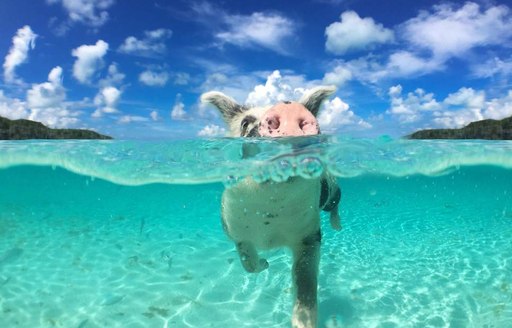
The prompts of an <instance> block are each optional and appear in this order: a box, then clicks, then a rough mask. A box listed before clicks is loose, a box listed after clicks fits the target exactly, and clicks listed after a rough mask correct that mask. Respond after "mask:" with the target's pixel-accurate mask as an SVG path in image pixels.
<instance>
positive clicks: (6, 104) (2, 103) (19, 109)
mask: <svg viewBox="0 0 512 328" xmlns="http://www.w3.org/2000/svg"><path fill="white" fill-rule="evenodd" d="M28 115H29V110H28V108H27V103H26V102H24V101H22V100H20V99H18V98H9V97H7V96H5V94H4V91H3V90H0V116H3V117H6V118H9V119H11V120H18V119H20V118H28Z"/></svg>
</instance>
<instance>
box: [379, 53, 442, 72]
mask: <svg viewBox="0 0 512 328" xmlns="http://www.w3.org/2000/svg"><path fill="white" fill-rule="evenodd" d="M443 63H444V62H443V61H440V60H437V59H436V58H427V59H425V58H421V57H419V56H417V55H415V54H414V53H411V52H409V51H397V52H395V53H393V54H391V55H390V56H389V59H388V63H387V64H386V67H385V68H384V69H383V70H381V71H380V72H379V74H380V75H381V76H386V77H393V76H396V77H410V76H418V75H423V74H427V73H431V72H434V71H437V70H441V69H443V68H444V65H443Z"/></svg>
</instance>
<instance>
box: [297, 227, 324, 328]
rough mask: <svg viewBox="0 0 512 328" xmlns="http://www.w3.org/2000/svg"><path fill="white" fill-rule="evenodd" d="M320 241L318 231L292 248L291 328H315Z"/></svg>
mask: <svg viewBox="0 0 512 328" xmlns="http://www.w3.org/2000/svg"><path fill="white" fill-rule="evenodd" d="M320 239H321V234H320V230H318V232H317V233H314V234H311V235H310V236H308V237H306V238H304V239H303V240H302V242H301V243H300V244H298V245H296V246H295V247H294V248H293V268H292V274H293V284H294V291H295V304H294V306H293V314H292V327H293V328H316V323H317V285H318V265H319V262H320Z"/></svg>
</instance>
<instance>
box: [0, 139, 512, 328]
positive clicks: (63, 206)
mask: <svg viewBox="0 0 512 328" xmlns="http://www.w3.org/2000/svg"><path fill="white" fill-rule="evenodd" d="M326 171H329V172H331V173H332V174H334V175H335V176H336V177H337V179H338V184H339V186H340V188H341V191H342V196H341V203H340V215H341V221H342V226H343V229H342V230H341V231H335V230H333V229H332V228H331V227H330V225H329V219H328V217H327V213H322V246H321V260H320V273H319V283H318V304H319V308H318V313H319V314H318V326H319V327H325V328H334V327H504V328H505V327H510V325H511V322H512V274H511V272H512V142H510V141H477V140H472V141H469V140H463V141H418V140H415V141H414V140H393V139H390V138H386V137H382V138H378V139H349V138H340V137H331V136H317V137H311V138H295V139H293V140H291V139H282V140H280V139H274V140H259V139H254V140H252V139H251V140H247V139H245V140H241V139H236V138H225V139H222V138H220V139H195V140H177V141H158V142H157V141H3V142H0V327H76V328H94V327H123V328H124V327H134V328H135V327H289V326H290V317H291V310H292V305H293V304H292V301H293V297H292V278H291V265H292V262H291V254H290V251H289V250H287V249H274V250H270V251H264V252H263V256H264V257H265V258H266V259H267V260H268V262H269V268H268V269H267V270H264V271H262V272H260V273H247V272H246V271H245V270H244V269H243V267H242V265H241V264H240V260H239V258H238V255H237V252H236V249H235V246H234V244H233V242H232V241H231V240H230V239H229V238H228V237H227V236H226V235H225V233H224V231H223V228H222V224H221V220H220V201H221V196H222V192H223V190H224V189H225V188H231V187H232V186H234V185H236V184H237V183H238V182H239V181H240V180H242V179H246V178H251V179H254V180H256V181H257V182H261V183H266V182H269V181H274V182H281V181H286V179H288V178H290V177H294V176H300V177H303V178H305V179H308V178H315V177H318V176H319V175H321V174H322V172H326Z"/></svg>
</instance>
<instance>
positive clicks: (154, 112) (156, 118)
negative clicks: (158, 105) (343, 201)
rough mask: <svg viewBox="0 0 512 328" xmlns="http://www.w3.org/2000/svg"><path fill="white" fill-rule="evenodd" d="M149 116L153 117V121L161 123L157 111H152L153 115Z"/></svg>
mask: <svg viewBox="0 0 512 328" xmlns="http://www.w3.org/2000/svg"><path fill="white" fill-rule="evenodd" d="M149 116H150V117H151V119H152V120H153V121H159V120H160V114H158V112H157V111H156V110H154V111H151V113H150V114H149Z"/></svg>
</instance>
